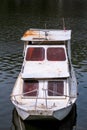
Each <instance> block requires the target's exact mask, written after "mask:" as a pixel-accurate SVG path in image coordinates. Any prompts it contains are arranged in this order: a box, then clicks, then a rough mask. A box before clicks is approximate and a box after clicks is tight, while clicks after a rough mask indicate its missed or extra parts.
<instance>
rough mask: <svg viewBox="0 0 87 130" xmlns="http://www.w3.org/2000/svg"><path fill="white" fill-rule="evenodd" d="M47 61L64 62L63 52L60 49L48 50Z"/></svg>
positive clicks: (62, 49)
mask: <svg viewBox="0 0 87 130" xmlns="http://www.w3.org/2000/svg"><path fill="white" fill-rule="evenodd" d="M47 60H49V61H65V60H66V57H65V50H64V48H62V47H55V48H52V47H50V48H48V49H47Z"/></svg>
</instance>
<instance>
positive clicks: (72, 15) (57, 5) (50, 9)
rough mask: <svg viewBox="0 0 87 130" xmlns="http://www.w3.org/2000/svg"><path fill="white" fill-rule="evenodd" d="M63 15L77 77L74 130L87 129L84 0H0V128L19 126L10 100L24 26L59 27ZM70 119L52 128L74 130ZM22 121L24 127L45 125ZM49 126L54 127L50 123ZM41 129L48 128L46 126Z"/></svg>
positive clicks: (8, 129) (86, 13)
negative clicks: (70, 35) (69, 37)
mask: <svg viewBox="0 0 87 130" xmlns="http://www.w3.org/2000/svg"><path fill="white" fill-rule="evenodd" d="M63 17H64V19H65V25H66V29H71V30H72V63H73V66H74V68H75V72H76V77H77V80H78V92H79V96H78V100H77V103H76V106H77V107H76V108H77V109H76V110H77V116H76V124H74V125H76V130H87V0H3V1H0V130H21V128H18V127H17V126H16V125H13V124H15V123H14V114H13V113H14V112H13V109H14V106H13V105H12V103H11V101H10V94H11V91H12V88H13V86H14V83H15V80H16V78H17V76H18V73H19V72H20V69H21V65H22V60H23V57H22V52H23V43H22V42H21V41H20V38H21V36H22V35H23V33H24V31H26V30H27V29H29V28H45V24H46V26H47V28H52V29H62V28H63V22H62V18H63ZM70 117H71V116H70ZM71 120H72V119H70V120H69V119H66V121H64V122H61V123H57V124H56V125H57V127H56V128H55V129H57V130H73V129H74V128H73V127H71V126H73V124H72V123H70V124H69V122H70V121H71ZM17 123H18V122H17ZM23 124H25V127H26V130H34V129H35V130H42V129H43V128H44V127H41V126H36V125H34V127H33V126H32V127H31V125H29V126H28V123H24V122H23ZM37 124H38V123H37ZM49 124H50V123H49ZM50 128H53V129H54V127H53V126H52V127H50ZM22 129H23V128H22ZM44 129H49V128H48V126H46V127H45V128H44ZM23 130H24V129H23Z"/></svg>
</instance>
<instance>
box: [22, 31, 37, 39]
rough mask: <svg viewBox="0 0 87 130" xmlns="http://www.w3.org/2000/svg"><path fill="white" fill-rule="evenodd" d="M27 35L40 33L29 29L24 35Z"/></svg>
mask: <svg viewBox="0 0 87 130" xmlns="http://www.w3.org/2000/svg"><path fill="white" fill-rule="evenodd" d="M27 36H38V33H37V32H36V31H33V30H28V31H26V32H25V33H24V35H23V37H27Z"/></svg>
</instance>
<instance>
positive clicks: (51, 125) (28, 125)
mask: <svg viewBox="0 0 87 130" xmlns="http://www.w3.org/2000/svg"><path fill="white" fill-rule="evenodd" d="M12 114H13V115H12V126H11V130H46V129H47V130H50V129H55V130H74V129H75V128H76V117H77V115H76V114H77V113H76V104H75V105H74V106H73V108H72V110H71V112H70V113H69V115H68V116H67V117H66V118H65V119H63V120H62V121H58V120H25V121H23V120H22V119H21V118H20V117H19V116H18V114H17V111H16V109H15V108H14V110H13V113H12Z"/></svg>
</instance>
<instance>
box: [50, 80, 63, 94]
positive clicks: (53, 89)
mask: <svg viewBox="0 0 87 130" xmlns="http://www.w3.org/2000/svg"><path fill="white" fill-rule="evenodd" d="M63 95H64V81H48V96H63Z"/></svg>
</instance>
